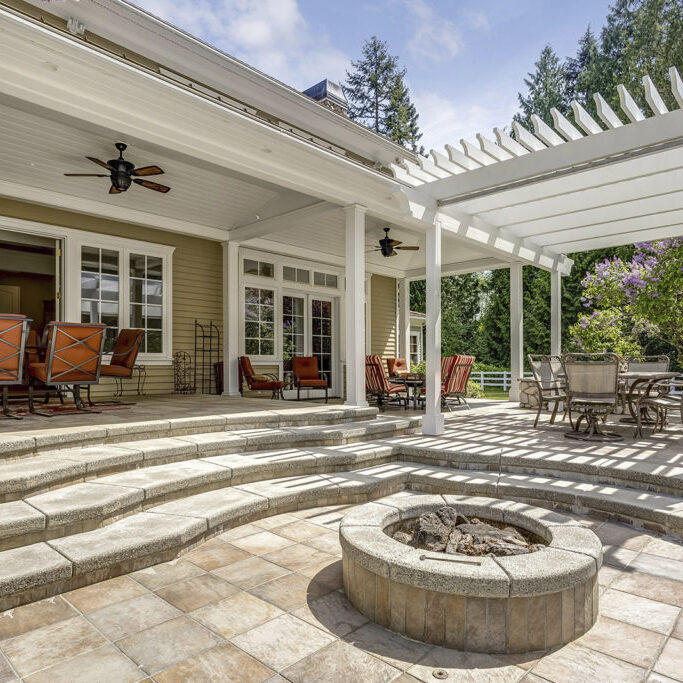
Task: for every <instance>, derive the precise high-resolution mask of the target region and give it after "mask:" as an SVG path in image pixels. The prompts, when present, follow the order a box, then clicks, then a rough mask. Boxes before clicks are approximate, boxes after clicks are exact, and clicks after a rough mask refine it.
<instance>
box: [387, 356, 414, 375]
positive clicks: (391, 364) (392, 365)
mask: <svg viewBox="0 0 683 683" xmlns="http://www.w3.org/2000/svg"><path fill="white" fill-rule="evenodd" d="M387 370H389V377H405V376H406V375H408V374H410V368H409V367H408V361H407V360H406V359H405V358H387Z"/></svg>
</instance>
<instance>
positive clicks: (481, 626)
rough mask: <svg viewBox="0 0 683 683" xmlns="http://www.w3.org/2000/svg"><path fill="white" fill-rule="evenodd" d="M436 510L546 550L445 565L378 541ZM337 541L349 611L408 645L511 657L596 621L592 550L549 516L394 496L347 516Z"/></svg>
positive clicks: (572, 525) (596, 547) (598, 555)
mask: <svg viewBox="0 0 683 683" xmlns="http://www.w3.org/2000/svg"><path fill="white" fill-rule="evenodd" d="M444 505H449V506H452V507H454V508H456V509H457V510H458V511H460V512H461V513H462V514H464V515H466V516H468V517H478V518H480V519H482V520H491V521H494V522H501V523H504V524H511V525H515V526H518V527H521V528H523V529H526V530H527V531H531V532H533V533H534V534H536V535H537V536H540V537H541V538H543V539H544V540H545V541H546V542H547V544H548V547H546V548H543V549H542V550H539V551H537V552H534V553H530V554H527V555H515V556H509V557H495V558H494V557H489V556H486V557H469V556H462V555H457V556H453V555H446V554H443V553H433V552H429V551H425V550H419V549H416V548H412V547H410V546H407V545H404V544H402V543H399V542H398V541H395V540H394V539H392V538H391V537H390V536H389V535H388V534H387V533H386V532H385V530H386V529H387V528H389V527H392V526H393V525H396V524H397V523H399V522H401V521H403V520H407V519H413V518H415V517H418V516H419V515H421V514H422V513H424V512H434V511H436V510H437V509H439V508H441V507H443V506H444ZM339 535H340V541H341V545H342V554H343V574H344V589H345V591H346V594H347V596H348V598H349V600H350V601H351V603H352V604H353V605H354V606H355V607H356V609H358V610H359V611H360V612H361V613H363V614H364V615H365V616H366V617H368V618H369V619H371V620H373V621H375V622H377V623H379V624H381V625H383V626H385V627H386V628H389V629H391V630H392V631H395V632H397V633H401V634H404V635H407V636H409V637H411V638H414V639H416V640H421V641H424V642H428V643H433V644H436V645H445V646H447V647H452V648H455V649H459V650H466V651H473V652H490V653H505V652H508V653H521V652H529V651H533V650H540V649H545V648H549V647H554V646H556V645H561V644H564V643H568V642H570V641H572V640H574V639H575V638H578V637H579V636H581V635H583V633H585V632H586V631H587V630H588V629H589V628H590V627H591V626H592V625H593V623H594V622H595V620H596V619H597V615H598V583H597V571H598V569H599V568H600V566H601V564H602V544H601V543H600V540H599V539H598V538H597V536H595V534H594V533H593V532H592V531H590V530H589V529H587V528H585V527H583V526H580V525H579V524H578V522H576V521H575V520H573V519H571V518H569V517H567V516H565V515H561V514H558V513H556V512H553V511H551V510H546V509H543V508H537V507H532V506H529V505H525V504H522V503H515V502H511V501H503V500H496V499H493V498H479V497H472V496H456V495H443V496H441V495H405V494H398V495H396V496H390V497H388V498H383V499H381V500H379V501H375V502H372V503H367V504H365V505H362V506H360V507H358V508H355V509H354V510H352V511H351V512H349V513H348V514H347V515H346V516H345V517H344V518H343V520H342V523H341V526H340V530H339ZM453 559H456V560H459V561H453Z"/></svg>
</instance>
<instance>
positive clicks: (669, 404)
mask: <svg viewBox="0 0 683 683" xmlns="http://www.w3.org/2000/svg"><path fill="white" fill-rule="evenodd" d="M674 390H675V391H676V392H677V393H674ZM646 409H650V411H652V412H653V413H654V414H655V422H654V427H653V430H652V433H653V434H655V433H656V432H657V427H659V431H660V432H663V431H664V425H665V424H666V416H667V413H668V411H669V410H678V411H679V412H680V415H681V422H682V423H683V380H652V381H651V382H649V383H648V384H647V386H646V387H645V389H644V390H643V391H641V392H640V395H639V396H638V400H637V402H636V411H635V412H636V425H637V426H636V430H635V433H634V438H635V437H641V438H642V436H643V421H642V420H643V414H644V413H645V412H646Z"/></svg>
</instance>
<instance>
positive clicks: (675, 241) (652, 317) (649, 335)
mask: <svg viewBox="0 0 683 683" xmlns="http://www.w3.org/2000/svg"><path fill="white" fill-rule="evenodd" d="M634 246H635V247H636V253H635V254H634V256H633V257H632V258H631V259H630V260H628V261H627V260H623V259H621V258H618V257H614V258H612V259H605V260H604V261H601V262H599V263H596V264H595V266H594V267H593V271H592V272H588V273H586V277H585V278H584V279H583V280H582V282H581V284H582V285H583V288H584V289H583V296H582V297H581V302H582V304H583V306H584V308H586V313H585V314H584V315H582V316H580V317H579V319H578V320H577V321H576V323H575V324H574V325H572V327H571V328H570V331H571V334H572V336H573V338H574V340H575V341H576V343H577V345H578V346H579V348H581V349H582V350H584V351H586V352H602V351H612V352H614V353H618V354H619V355H622V356H628V355H637V354H639V353H645V352H647V347H648V345H649V343H650V342H652V341H653V340H655V339H657V340H664V341H666V342H668V343H669V344H671V345H672V346H673V347H674V348H675V349H676V353H677V355H678V357H679V358H683V237H676V238H672V239H665V240H658V241H655V242H641V243H638V244H635V245H634Z"/></svg>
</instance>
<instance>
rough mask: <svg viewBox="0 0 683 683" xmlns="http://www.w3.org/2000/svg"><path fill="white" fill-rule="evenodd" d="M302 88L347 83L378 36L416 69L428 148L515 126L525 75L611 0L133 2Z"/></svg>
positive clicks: (597, 19) (598, 17)
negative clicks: (364, 48) (544, 51)
mask: <svg viewBox="0 0 683 683" xmlns="http://www.w3.org/2000/svg"><path fill="white" fill-rule="evenodd" d="M133 2H134V3H135V4H137V5H139V6H140V7H143V8H144V9H146V10H148V11H150V12H152V13H154V14H156V15H157V16H160V17H162V18H163V19H165V20H167V21H170V22H171V23H173V24H175V25H176V26H179V27H180V28H183V29H185V30H186V31H189V32H190V33H192V34H194V35H196V36H198V37H200V38H202V39H204V40H206V41H207V42H209V43H211V44H213V45H215V46H216V47H218V48H220V49H221V50H223V51H225V52H227V53H229V54H231V55H234V56H235V57H238V58H239V59H242V60H244V61H246V62H248V63H249V64H252V65H253V66H255V67H257V68H259V69H261V70H262V71H265V72H266V73H268V74H270V75H272V76H275V77H276V78H279V79H280V80H282V81H284V82H285V83H287V84H289V85H291V86H293V87H295V88H297V89H300V90H303V89H305V88H306V87H308V86H310V85H313V84H314V83H317V82H318V81H319V80H321V79H322V78H323V77H327V78H330V79H332V80H336V81H341V80H343V79H344V77H345V72H346V69H347V68H349V67H350V61H351V60H352V59H353V60H355V59H357V58H358V57H359V55H360V49H361V45H362V43H363V41H364V40H365V39H366V38H368V37H370V36H372V35H377V36H378V37H379V38H381V39H383V40H386V41H387V42H388V43H389V48H390V50H391V52H392V53H393V54H396V55H398V56H399V58H400V61H401V63H402V64H403V65H404V66H405V67H406V68H407V69H408V83H409V86H410V88H411V94H412V97H413V99H414V101H415V104H416V106H417V109H418V112H419V113H420V124H421V128H422V131H423V133H424V137H423V140H422V142H423V143H424V145H425V147H426V148H427V149H428V150H429V149H430V148H431V147H434V148H437V149H440V148H442V147H443V145H444V144H445V143H447V142H448V143H451V144H457V143H458V141H459V140H460V138H462V137H466V138H470V139H472V138H473V137H474V134H475V133H478V132H481V133H483V134H485V135H491V129H492V128H493V126H503V125H506V124H508V123H509V122H510V120H511V118H512V115H513V114H514V113H515V111H516V109H517V92H518V91H519V90H520V89H521V88H522V87H523V83H522V79H523V78H524V76H525V75H526V73H527V71H530V70H532V69H533V63H534V61H535V60H536V59H537V57H538V54H539V53H540V51H541V48H542V47H543V46H544V45H545V44H546V43H550V44H551V45H552V46H553V47H554V48H555V50H556V51H557V53H558V54H559V55H560V56H561V57H565V56H568V55H573V54H574V52H575V51H576V44H577V41H578V38H579V36H580V35H581V34H582V33H583V31H584V30H585V28H586V26H587V25H588V24H590V25H591V26H592V27H593V28H594V30H596V31H597V30H599V28H600V27H601V26H602V24H603V23H604V19H605V15H606V13H607V10H608V6H609V0H572V2H571V3H563V2H560V1H559V0H513V1H510V0H507V1H505V2H503V1H502V0H496V1H493V0H489V1H487V0H480V1H479V2H475V1H472V0H344V1H343V2H339V1H337V0H133Z"/></svg>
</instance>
